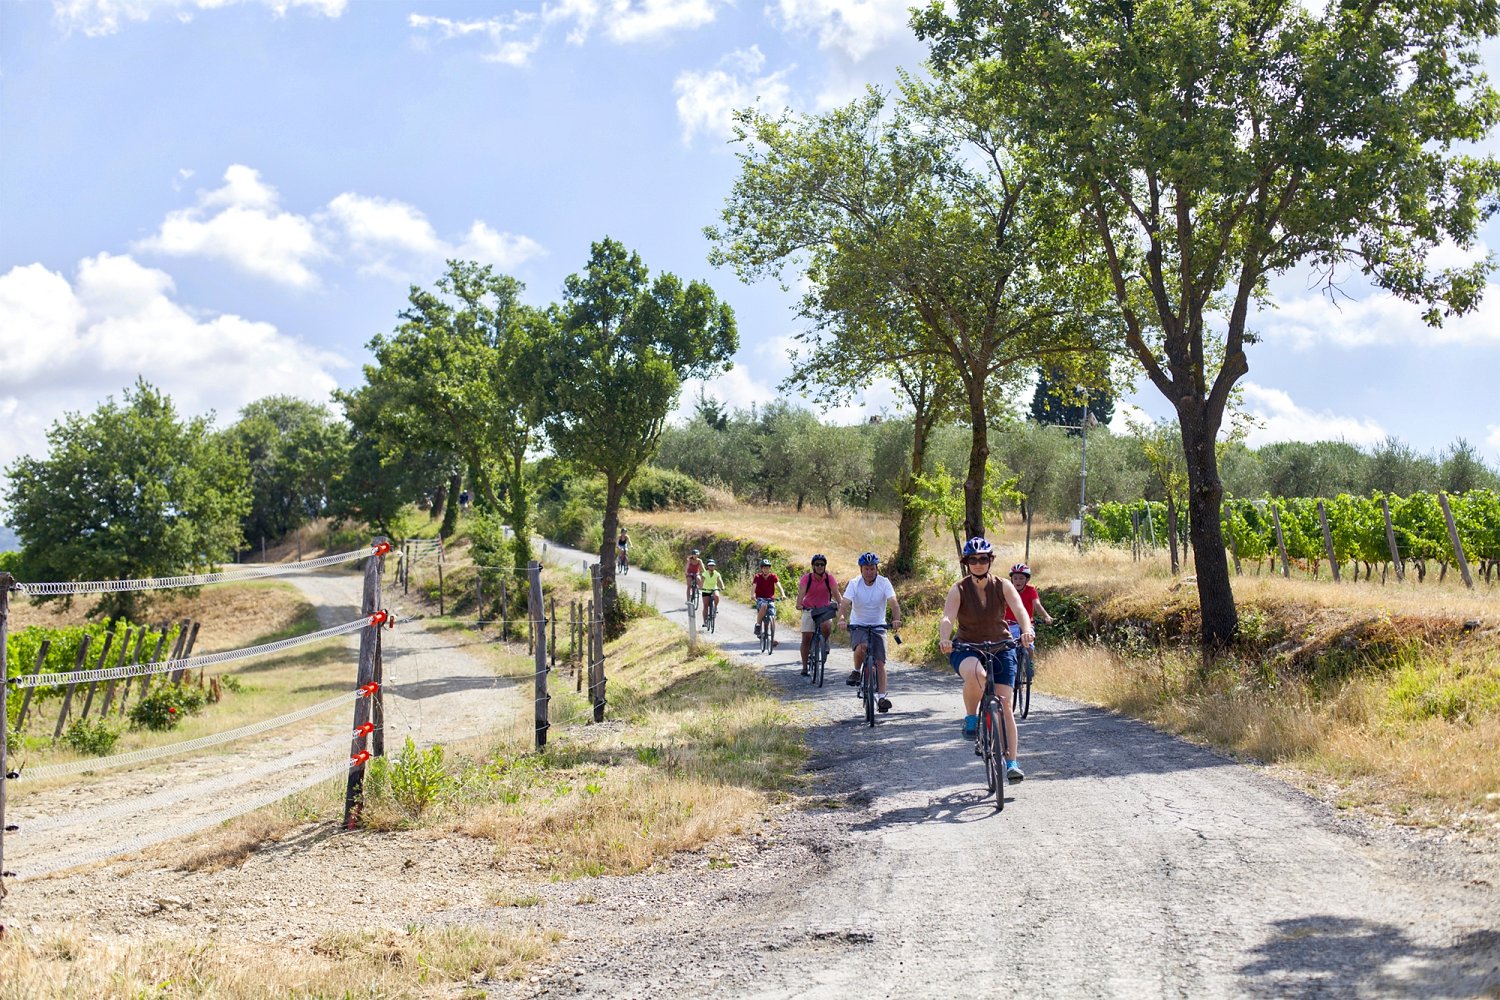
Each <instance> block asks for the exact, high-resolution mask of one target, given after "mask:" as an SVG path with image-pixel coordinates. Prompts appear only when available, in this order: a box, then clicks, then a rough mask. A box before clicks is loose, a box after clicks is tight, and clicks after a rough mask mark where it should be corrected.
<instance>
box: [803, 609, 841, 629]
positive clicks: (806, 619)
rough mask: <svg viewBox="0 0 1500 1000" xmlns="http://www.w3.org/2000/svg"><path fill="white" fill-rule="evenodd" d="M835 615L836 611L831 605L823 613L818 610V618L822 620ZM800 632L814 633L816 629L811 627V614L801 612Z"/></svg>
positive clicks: (809, 612)
mask: <svg viewBox="0 0 1500 1000" xmlns="http://www.w3.org/2000/svg"><path fill="white" fill-rule="evenodd" d="M837 614H838V610H837V609H835V608H834V607H833V606H832V605H830V606H829V608H828V610H827V611H823V610H822V609H819V611H818V615H819V617H822V618H833V617H834V616H836V615H837ZM802 631H804V632H814V631H816V629H815V628H814V627H813V613H812V612H811V611H803V612H802Z"/></svg>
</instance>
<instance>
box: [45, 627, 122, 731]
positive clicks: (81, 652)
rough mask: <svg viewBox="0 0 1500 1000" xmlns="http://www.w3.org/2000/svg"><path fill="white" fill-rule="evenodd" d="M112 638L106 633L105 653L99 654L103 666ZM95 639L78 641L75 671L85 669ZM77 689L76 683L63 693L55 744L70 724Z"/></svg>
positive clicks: (58, 713) (85, 637)
mask: <svg viewBox="0 0 1500 1000" xmlns="http://www.w3.org/2000/svg"><path fill="white" fill-rule="evenodd" d="M112 636H113V633H110V632H106V633H104V652H102V653H100V654H99V663H100V664H101V665H102V664H103V663H104V658H105V657H106V656H108V655H109V640H110V639H111V638H112ZM93 638H94V637H93V636H91V635H89V634H87V633H84V636H83V638H82V639H80V640H79V641H78V656H77V657H76V658H75V659H74V661H73V669H74V670H82V669H83V668H84V665H85V660H86V657H87V656H88V655H89V643H90V642H91V641H92V640H93ZM77 688H78V685H77V684H76V683H74V684H69V685H68V689H67V690H66V691H64V692H63V703H62V708H60V709H58V710H57V725H56V726H54V727H53V729H52V742H53V743H56V742H57V741H58V740H59V739H61V738H62V731H63V727H64V726H66V725H67V724H68V710H69V709H71V708H72V707H73V692H74V691H75V690H77ZM90 690H92V688H91V689H90Z"/></svg>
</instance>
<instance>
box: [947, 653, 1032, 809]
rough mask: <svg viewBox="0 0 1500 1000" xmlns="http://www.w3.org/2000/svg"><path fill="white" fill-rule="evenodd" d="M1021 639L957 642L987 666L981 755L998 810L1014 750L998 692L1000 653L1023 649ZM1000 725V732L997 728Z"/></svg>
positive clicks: (981, 709)
mask: <svg viewBox="0 0 1500 1000" xmlns="http://www.w3.org/2000/svg"><path fill="white" fill-rule="evenodd" d="M1020 645H1021V643H1020V640H1019V639H1014V638H1012V639H1004V640H1001V641H999V642H955V643H954V644H953V649H954V651H955V652H960V651H962V652H968V653H973V654H974V655H975V656H976V657H978V659H979V662H980V663H981V664H983V665H984V681H985V683H984V692H983V694H981V695H980V698H979V729H980V733H979V740H980V749H981V756H983V757H984V770H985V776H986V779H987V781H988V784H989V788H990V791H992V792H994V793H995V811H996V812H999V811H1000V810H1002V809H1004V808H1005V786H1006V777H1005V760H1006V756H1005V755H1006V753H1007V752H1008V751H1009V749H1010V737H1009V734H1008V733H1007V732H1006V729H1005V699H1003V698H1002V697H1001V696H1000V695H999V694H997V693H996V692H995V687H996V685H997V684H998V681H996V679H995V672H996V669H997V668H998V664H999V661H1000V653H1001V652H1003V651H1004V650H1007V649H1015V648H1017V647H1018V646H1020ZM996 726H998V731H997V730H996V729H995V728H994V727H996Z"/></svg>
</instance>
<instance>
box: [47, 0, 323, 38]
mask: <svg viewBox="0 0 1500 1000" xmlns="http://www.w3.org/2000/svg"><path fill="white" fill-rule="evenodd" d="M247 2H253V3H258V4H260V5H261V6H263V7H268V8H270V10H271V12H272V13H273V14H274V15H275V16H276V17H285V16H286V13H287V11H289V10H291V9H293V8H299V9H305V10H308V11H311V12H312V13H314V14H322V15H323V16H324V17H338V16H339V15H341V14H342V13H343V12H344V7H345V6H346V5H347V0H52V13H53V17H54V18H55V19H56V21H57V24H58V26H59V27H61V28H62V29H63V30H64V31H82V32H83V33H84V34H85V35H90V36H99V35H112V34H114V33H115V32H117V31H119V30H120V27H121V24H122V23H123V22H127V21H149V20H150V19H151V18H152V17H153V16H155V15H157V14H168V15H171V16H173V17H175V18H177V19H178V20H179V21H191V20H192V19H193V15H194V14H196V13H197V12H198V11H204V10H213V9H215V8H219V7H229V6H233V5H235V4H238V3H247Z"/></svg>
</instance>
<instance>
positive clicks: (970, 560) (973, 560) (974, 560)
mask: <svg viewBox="0 0 1500 1000" xmlns="http://www.w3.org/2000/svg"><path fill="white" fill-rule="evenodd" d="M994 561H995V557H994V556H969V557H968V558H967V559H965V560H964V562H966V563H979V562H984V563H987V562H994Z"/></svg>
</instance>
